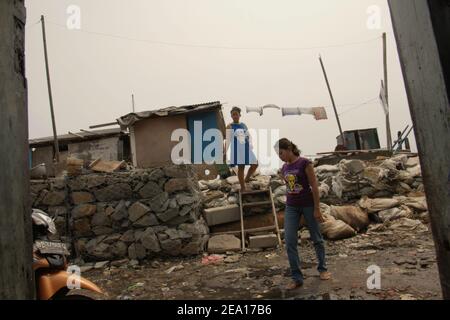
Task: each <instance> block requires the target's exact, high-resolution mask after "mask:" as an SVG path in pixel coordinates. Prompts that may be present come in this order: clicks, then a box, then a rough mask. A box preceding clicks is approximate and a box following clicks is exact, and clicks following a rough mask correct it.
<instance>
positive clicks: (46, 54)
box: [41, 15, 59, 163]
mask: <svg viewBox="0 0 450 320" xmlns="http://www.w3.org/2000/svg"><path fill="white" fill-rule="evenodd" d="M41 25H42V38H43V41H44V56H45V70H46V73H47V87H48V98H49V101H50V114H51V116H52V127H53V139H54V148H55V160H56V162H57V163H59V143H58V135H57V133H56V121H55V112H54V109H53V95H52V84H51V81H50V68H49V66H48V52H47V36H46V33H45V18H44V16H43V15H42V16H41Z"/></svg>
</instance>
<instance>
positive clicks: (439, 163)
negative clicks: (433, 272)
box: [388, 0, 450, 299]
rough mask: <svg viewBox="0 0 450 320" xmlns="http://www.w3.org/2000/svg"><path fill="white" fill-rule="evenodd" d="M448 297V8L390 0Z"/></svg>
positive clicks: (438, 0)
mask: <svg viewBox="0 0 450 320" xmlns="http://www.w3.org/2000/svg"><path fill="white" fill-rule="evenodd" d="M388 2H389V7H390V10H391V17H392V22H393V26H394V33H395V37H396V40H397V47H398V51H399V56H400V64H401V68H402V71H403V77H404V82H405V87H406V92H407V96H408V101H409V107H410V111H411V117H412V120H413V123H414V131H415V134H416V141H417V147H418V150H419V156H420V163H421V167H422V176H423V180H424V185H425V190H426V195H427V203H428V209H429V212H430V221H431V229H432V231H433V238H434V242H435V247H436V253H437V263H438V268H439V274H440V279H441V285H442V292H443V297H444V299H450V192H449V189H450V172H449V169H450V152H449V150H450V107H449V105H450V97H449V96H450V62H449V60H450V59H449V57H450V45H449V42H448V39H450V24H449V21H450V7H449V6H448V1H444V0H429V1H425V0H389V1H388Z"/></svg>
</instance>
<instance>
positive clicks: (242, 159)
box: [225, 107, 258, 192]
mask: <svg viewBox="0 0 450 320" xmlns="http://www.w3.org/2000/svg"><path fill="white" fill-rule="evenodd" d="M231 118H232V119H233V122H232V123H231V124H229V125H228V126H227V146H226V148H225V153H226V152H227V151H228V148H229V147H230V145H231V159H230V167H231V168H234V167H236V166H237V167H238V178H239V184H240V185H241V191H242V192H245V191H246V186H245V183H246V182H250V179H251V177H252V176H253V174H254V173H255V172H256V169H257V168H258V161H257V159H256V156H255V154H254V152H253V146H252V141H251V136H250V134H249V132H248V128H247V126H246V125H245V123H242V122H240V119H241V109H240V108H238V107H234V108H233V109H232V110H231ZM246 166H250V169H249V171H248V173H247V176H246V177H245V178H244V173H245V167H246Z"/></svg>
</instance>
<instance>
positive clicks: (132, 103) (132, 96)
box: [131, 94, 135, 113]
mask: <svg viewBox="0 0 450 320" xmlns="http://www.w3.org/2000/svg"><path fill="white" fill-rule="evenodd" d="M131 105H132V108H133V113H134V112H135V111H134V94H132V95H131Z"/></svg>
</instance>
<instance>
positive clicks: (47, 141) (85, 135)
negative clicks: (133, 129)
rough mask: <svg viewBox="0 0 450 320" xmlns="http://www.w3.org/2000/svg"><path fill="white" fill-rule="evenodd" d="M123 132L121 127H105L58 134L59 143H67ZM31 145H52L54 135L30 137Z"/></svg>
mask: <svg viewBox="0 0 450 320" xmlns="http://www.w3.org/2000/svg"><path fill="white" fill-rule="evenodd" d="M121 132H122V130H121V129H120V128H114V129H104V130H89V132H87V131H84V132H75V134H63V135H59V136H58V142H59V143H67V142H80V141H88V140H95V139H100V138H106V137H110V136H116V135H119V134H120V133H121ZM28 143H29V145H30V147H38V146H44V145H52V144H53V136H52V137H44V138H37V139H30V140H29V141H28Z"/></svg>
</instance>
